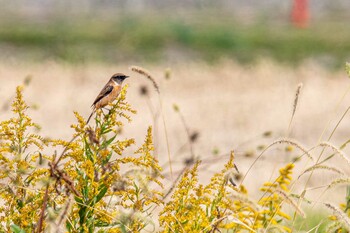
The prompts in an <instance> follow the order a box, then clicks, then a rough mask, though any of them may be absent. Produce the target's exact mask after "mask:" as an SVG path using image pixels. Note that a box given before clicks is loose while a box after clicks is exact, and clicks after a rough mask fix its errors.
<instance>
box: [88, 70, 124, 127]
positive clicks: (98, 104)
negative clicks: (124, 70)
mask: <svg viewBox="0 0 350 233" xmlns="http://www.w3.org/2000/svg"><path fill="white" fill-rule="evenodd" d="M128 77H129V76H126V75H124V74H121V73H116V74H114V75H113V76H112V77H111V79H110V80H109V81H108V83H107V84H106V85H105V86H104V87H103V89H102V90H101V92H100V94H98V96H97V97H96V99H95V101H94V103H93V104H92V105H91V107H93V110H92V113H91V114H90V116H89V118H88V120H87V121H86V124H87V123H89V121H90V118H91V117H92V115H93V114H94V112H95V111H96V110H97V109H100V108H103V107H105V106H106V105H108V104H109V103H112V102H113V101H114V100H115V99H116V98H117V97H118V95H119V93H120V90H121V89H122V83H123V81H124V79H126V78H128Z"/></svg>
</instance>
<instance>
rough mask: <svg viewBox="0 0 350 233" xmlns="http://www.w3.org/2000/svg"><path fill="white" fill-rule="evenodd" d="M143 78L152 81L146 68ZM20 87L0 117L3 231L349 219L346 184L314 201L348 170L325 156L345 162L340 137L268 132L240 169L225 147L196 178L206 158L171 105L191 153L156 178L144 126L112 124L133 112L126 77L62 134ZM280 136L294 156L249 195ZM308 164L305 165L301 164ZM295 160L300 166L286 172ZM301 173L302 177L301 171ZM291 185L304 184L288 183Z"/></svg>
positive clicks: (340, 228)
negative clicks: (205, 178)
mask: <svg viewBox="0 0 350 233" xmlns="http://www.w3.org/2000/svg"><path fill="white" fill-rule="evenodd" d="M134 69H135V67H134ZM137 69H138V70H140V69H141V68H137ZM145 72H146V71H145V70H143V72H139V73H141V74H144V73H145ZM146 73H147V74H149V72H146ZM146 76H147V75H146ZM147 77H148V78H151V81H152V82H153V84H154V83H156V81H155V79H154V77H153V76H151V75H148V76H147ZM156 84H157V83H156ZM155 87H158V85H155ZM26 88H27V86H26ZM301 91H302V90H301V89H300V88H297V94H296V101H294V106H292V111H291V115H292V119H293V117H295V112H296V111H297V108H296V105H297V104H298V103H299V102H300V101H302V100H301V99H299V100H298V97H299V96H300V92H301ZM22 92H23V87H18V88H17V90H16V95H15V98H14V101H13V103H12V113H13V117H12V118H10V119H8V120H4V121H2V122H1V123H0V166H1V170H0V199H1V203H2V204H1V206H0V229H1V231H3V232H16V233H17V232H149V231H151V232H222V231H225V232H279V231H280V232H292V231H294V232H298V231H300V230H301V229H305V228H307V230H308V231H309V232H312V231H314V232H315V231H317V230H319V229H321V228H322V229H323V230H322V231H328V232H346V230H347V229H349V228H350V223H349V222H350V221H349V216H350V204H349V203H350V202H349V200H350V193H349V190H348V193H347V195H346V197H345V198H344V200H345V202H344V203H329V202H328V201H327V202H324V203H323V201H320V200H321V199H320V198H321V196H322V195H324V194H325V193H326V192H327V193H330V192H333V190H334V188H335V187H337V186H339V185H348V184H349V180H350V177H349V174H347V171H348V169H346V170H345V171H342V170H341V169H340V168H339V167H336V166H333V165H332V164H331V159H332V158H334V157H339V158H340V159H343V160H344V161H345V162H346V164H345V166H346V167H349V166H350V163H348V161H349V159H348V156H347V155H346V154H345V152H344V151H343V149H344V148H345V147H346V145H347V141H346V142H345V143H344V144H343V145H342V146H340V147H337V146H335V145H333V144H331V142H329V141H326V142H320V143H318V144H317V145H315V146H313V147H306V146H304V145H301V143H300V142H298V141H297V140H295V139H286V138H283V139H279V140H274V141H272V142H271V143H270V145H269V146H267V147H265V148H264V149H262V150H261V153H260V154H259V155H258V156H257V157H255V162H253V163H252V165H251V167H250V168H249V169H248V171H247V172H245V173H243V174H241V173H240V171H239V170H240V169H239V167H240V164H239V163H240V161H239V160H238V161H236V159H235V152H234V151H231V152H229V153H228V156H224V158H226V161H225V164H224V165H223V168H222V169H221V170H218V171H216V172H215V174H214V175H213V176H212V177H211V179H210V181H209V182H208V183H206V184H204V183H202V182H201V180H200V174H199V170H200V169H201V168H203V167H205V163H206V161H204V160H203V161H201V160H200V159H199V158H197V157H195V156H194V153H193V147H194V146H195V142H196V137H198V134H197V135H196V136H193V135H194V134H193V133H194V131H191V129H190V126H188V125H187V123H186V121H185V118H184V116H183V115H182V114H181V112H180V108H179V107H178V106H175V111H176V112H177V113H178V114H179V116H180V120H181V121H182V123H183V125H184V130H185V131H186V133H187V137H188V138H187V140H188V143H189V145H190V147H189V148H190V160H188V161H187V162H186V163H185V166H184V168H183V169H182V170H181V172H180V174H179V175H178V176H177V178H176V179H172V182H171V183H170V185H167V186H164V184H165V183H166V181H165V180H164V171H163V169H162V167H161V165H160V164H159V163H158V159H157V155H155V154H154V145H153V130H152V127H149V128H148V130H147V132H146V136H145V140H144V142H143V143H141V145H139V146H136V144H137V143H136V142H135V140H134V139H133V138H124V139H122V138H121V136H120V128H121V127H122V126H123V125H124V124H126V123H130V122H131V120H132V115H133V114H136V111H135V110H134V109H133V108H132V107H131V106H130V104H129V103H128V102H127V86H125V87H124V88H123V90H122V92H121V94H120V96H119V97H118V99H117V100H116V101H115V102H114V103H112V104H110V106H109V110H108V111H107V112H106V111H105V112H103V110H98V111H97V113H96V116H95V118H94V120H93V122H92V123H90V125H87V124H86V120H85V119H84V117H82V116H81V115H80V114H79V113H78V112H75V113H74V114H75V117H76V122H75V123H74V124H72V126H71V127H72V128H73V129H74V133H73V135H72V138H73V139H71V140H65V139H47V138H44V137H43V136H41V135H39V133H38V128H39V127H38V125H37V124H35V123H34V122H33V121H32V119H31V117H30V116H29V115H28V113H29V109H30V108H29V106H28V105H27V104H26V102H25V100H24V99H23V95H22ZM298 101H299V102H298ZM299 104H300V103H299ZM346 113H347V111H345V113H344V114H343V116H341V118H340V120H339V121H338V122H337V124H336V126H335V127H334V129H333V131H332V133H331V135H333V134H334V132H335V131H336V130H337V128H338V127H339V125H340V124H341V122H342V120H343V119H344V115H346ZM165 133H166V132H165ZM264 136H271V135H270V133H266V134H264ZM330 138H331V137H329V139H330ZM281 144H286V145H287V146H288V148H289V150H292V149H293V148H297V149H298V152H296V153H297V154H298V157H297V159H295V158H294V159H290V161H287V162H286V164H285V165H284V166H282V167H281V168H280V169H279V171H278V174H277V175H275V174H271V179H270V180H268V181H266V182H264V183H263V184H261V187H260V193H259V198H255V197H254V196H253V195H251V194H250V193H249V189H252V188H253V187H248V185H247V184H246V177H248V176H259V174H257V173H256V170H255V166H256V162H257V161H259V160H261V159H262V158H263V157H266V156H268V155H267V152H268V151H269V150H271V149H273V148H278V147H280V146H281ZM173 146H176V145H173ZM169 152H170V151H169ZM170 155H171V153H170ZM158 156H159V155H158ZM251 156H255V155H251ZM220 158H221V157H220ZM170 159H172V158H170ZM211 162H212V163H213V162H215V160H213V161H211ZM308 163H311V166H308V167H305V164H308ZM297 166H299V167H301V168H303V167H305V168H304V169H303V170H302V171H301V172H300V173H299V174H296V175H298V177H297V178H294V177H293V172H294V170H295V168H296V167H297ZM316 171H322V172H323V176H328V175H329V177H332V180H331V182H330V183H328V184H326V185H323V186H321V187H317V186H313V184H312V183H311V182H310V179H311V178H312V177H313V176H314V172H316ZM305 176H306V177H307V179H306V180H303V179H301V178H302V177H305ZM242 177H243V178H242ZM297 184H301V185H302V186H303V187H304V188H302V189H297V188H296V187H297ZM314 189H322V190H323V191H322V192H321V195H320V196H319V197H313V196H311V198H310V197H309V196H308V194H309V192H310V191H311V190H314ZM316 205H318V207H319V208H323V210H324V211H328V213H329V218H327V216H323V215H322V216H320V217H319V218H320V219H319V223H317V224H316V225H310V224H309V223H310V222H311V221H314V219H315V217H314V216H313V215H314V212H313V211H315V210H314V209H313V208H315V206H316ZM310 219H311V220H310ZM326 225H327V226H326Z"/></svg>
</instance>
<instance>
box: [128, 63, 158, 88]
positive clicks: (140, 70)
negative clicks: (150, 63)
mask: <svg viewBox="0 0 350 233" xmlns="http://www.w3.org/2000/svg"><path fill="white" fill-rule="evenodd" d="M129 69H130V70H131V71H134V72H136V73H139V74H141V75H143V76H145V77H146V78H147V79H148V80H150V81H151V82H152V84H153V86H154V88H155V89H156V91H157V92H158V93H160V92H159V86H158V84H157V82H156V81H155V80H154V78H153V77H152V75H151V74H150V72H149V71H148V70H146V69H144V68H142V67H139V66H131V67H130V68H129Z"/></svg>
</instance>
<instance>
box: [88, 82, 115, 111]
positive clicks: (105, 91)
mask: <svg viewBox="0 0 350 233" xmlns="http://www.w3.org/2000/svg"><path fill="white" fill-rule="evenodd" d="M112 90H113V86H112V85H108V84H107V85H106V86H104V88H103V89H102V91H101V92H100V94H98V96H97V97H96V99H95V101H94V103H93V104H92V106H93V105H95V104H96V103H97V102H98V101H100V100H101V99H102V98H103V97H105V96H106V95H108V94H109V93H111V92H112Z"/></svg>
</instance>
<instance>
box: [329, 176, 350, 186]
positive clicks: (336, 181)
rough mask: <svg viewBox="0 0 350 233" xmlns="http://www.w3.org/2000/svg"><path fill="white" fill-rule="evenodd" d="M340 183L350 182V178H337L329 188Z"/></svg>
mask: <svg viewBox="0 0 350 233" xmlns="http://www.w3.org/2000/svg"><path fill="white" fill-rule="evenodd" d="M339 184H350V178H339V179H335V180H333V181H332V182H331V183H330V184H329V185H328V188H333V187H334V186H337V185H339Z"/></svg>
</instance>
